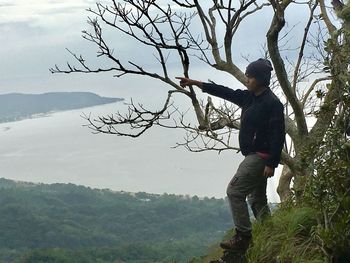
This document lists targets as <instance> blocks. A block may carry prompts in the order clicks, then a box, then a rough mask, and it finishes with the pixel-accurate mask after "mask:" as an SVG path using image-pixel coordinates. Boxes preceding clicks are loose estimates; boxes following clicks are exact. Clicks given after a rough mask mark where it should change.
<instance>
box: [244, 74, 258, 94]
mask: <svg viewBox="0 0 350 263" xmlns="http://www.w3.org/2000/svg"><path fill="white" fill-rule="evenodd" d="M246 77H247V89H248V90H249V91H252V92H254V91H256V90H257V88H258V83H257V81H256V79H255V78H254V77H252V76H249V75H248V74H246Z"/></svg>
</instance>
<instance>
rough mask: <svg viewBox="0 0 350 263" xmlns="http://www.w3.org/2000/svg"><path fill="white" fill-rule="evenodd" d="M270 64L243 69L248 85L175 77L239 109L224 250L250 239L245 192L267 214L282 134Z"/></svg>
mask: <svg viewBox="0 0 350 263" xmlns="http://www.w3.org/2000/svg"><path fill="white" fill-rule="evenodd" d="M272 70H273V69H272V66H271V63H270V61H269V60H266V59H258V60H257V61H254V62H252V63H250V64H249V65H248V67H247V69H246V73H245V75H246V77H247V84H246V87H247V89H248V90H244V91H243V90H240V89H237V90H232V89H229V88H227V87H224V86H221V85H216V84H211V83H203V82H201V81H198V80H192V79H188V78H182V77H178V78H177V79H179V80H180V85H181V86H183V87H185V86H191V85H194V86H197V87H199V88H200V89H201V90H202V91H203V92H206V93H209V94H211V95H214V96H217V97H220V98H223V99H225V100H227V101H230V102H233V103H234V104H236V105H238V106H239V107H240V108H241V109H242V112H241V119H240V131H239V145H240V149H241V152H242V154H243V155H244V156H245V158H244V160H243V161H242V162H241V164H240V165H239V167H238V169H237V172H236V174H235V175H234V177H233V178H232V180H231V181H230V183H229V185H228V187H227V196H228V200H229V204H230V208H231V212H232V217H233V221H234V225H235V228H236V233H235V235H234V236H233V237H232V238H231V239H230V240H228V241H225V242H222V243H220V246H221V247H222V248H223V249H226V250H233V251H243V252H245V251H246V250H247V249H248V247H249V244H250V242H251V239H252V234H251V222H250V218H249V213H248V207H247V203H246V198H247V197H248V202H249V205H250V207H251V209H252V211H253V213H254V216H255V218H257V219H258V220H260V219H262V218H264V217H265V216H267V215H269V214H270V210H269V207H268V204H267V197H266V185H267V178H269V177H272V176H273V175H274V171H275V168H276V167H277V166H278V164H279V162H280V156H281V151H282V148H283V144H284V140H285V126H284V113H283V104H282V103H281V102H280V101H279V99H278V98H277V97H276V95H275V94H273V92H272V91H271V90H270V88H269V85H270V79H271V71H272Z"/></svg>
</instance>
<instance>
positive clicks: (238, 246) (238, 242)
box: [220, 230, 252, 252]
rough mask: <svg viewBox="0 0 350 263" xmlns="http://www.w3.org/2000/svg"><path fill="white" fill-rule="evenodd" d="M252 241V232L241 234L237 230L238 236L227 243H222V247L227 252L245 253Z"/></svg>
mask: <svg viewBox="0 0 350 263" xmlns="http://www.w3.org/2000/svg"><path fill="white" fill-rule="evenodd" d="M251 240H252V234H251V232H250V231H249V232H241V231H239V230H236V234H235V235H234V236H233V237H232V238H231V239H230V240H227V241H223V242H221V243H220V247H221V248H223V249H226V250H233V251H242V252H245V251H247V249H248V248H249V245H250V242H251Z"/></svg>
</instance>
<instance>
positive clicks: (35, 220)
mask: <svg viewBox="0 0 350 263" xmlns="http://www.w3.org/2000/svg"><path fill="white" fill-rule="evenodd" d="M0 214H1V217H0V231H1V235H0V262H12V261H13V260H15V261H14V262H36V263H37V262H51V261H50V260H49V258H50V257H52V258H56V259H58V258H60V259H61V261H55V260H56V259H55V260H54V259H53V261H52V262H73V261H65V260H67V259H69V260H72V259H73V258H74V260H75V261H74V262H170V261H172V260H176V261H177V262H185V261H186V260H188V259H190V258H192V257H193V256H196V255H201V254H203V253H204V251H205V249H206V247H207V246H208V245H209V244H212V243H213V242H216V241H217V240H220V239H221V238H222V236H223V235H224V232H225V231H226V230H228V229H229V228H231V227H232V222H231V216H230V214H229V210H228V208H227V205H226V203H225V201H224V200H223V199H214V198H210V199H209V198H204V199H200V198H198V197H196V196H195V197H189V196H176V195H169V194H163V195H154V194H147V193H136V194H132V193H127V192H112V191H110V190H107V189H106V190H97V189H91V188H87V187H83V186H77V185H73V184H52V185H45V184H31V183H21V182H13V181H10V180H6V179H0ZM54 248H55V249H54ZM42 258H46V260H44V261H40V260H41V259H42ZM98 260H100V261H98Z"/></svg>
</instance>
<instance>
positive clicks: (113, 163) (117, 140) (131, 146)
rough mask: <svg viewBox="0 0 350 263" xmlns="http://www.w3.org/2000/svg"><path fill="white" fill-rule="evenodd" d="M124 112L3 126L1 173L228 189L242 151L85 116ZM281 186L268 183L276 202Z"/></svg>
mask: <svg viewBox="0 0 350 263" xmlns="http://www.w3.org/2000/svg"><path fill="white" fill-rule="evenodd" d="M118 110H123V103H112V104H105V105H100V106H95V107H90V108H84V109H79V110H71V111H65V112H57V113H53V114H51V115H48V116H45V117H41V118H36V119H27V120H22V121H18V122H11V123H2V124H0V145H1V148H0V167H1V177H4V178H8V179H13V180H19V181H30V182H36V183H57V182H59V183H74V184H78V185H85V186H90V187H92V188H109V189H111V190H115V191H121V190H122V191H130V192H139V191H144V192H148V193H159V194H162V193H174V194H183V195H186V194H189V195H198V196H200V197H204V196H208V197H219V198H221V197H224V196H225V195H226V185H227V183H228V182H229V180H230V178H231V177H232V176H233V174H234V171H235V170H236V169H237V167H238V164H239V162H240V161H241V160H242V157H241V155H239V154H235V153H233V152H223V153H221V154H220V155H218V154H217V153H215V152H204V153H190V152H188V151H187V150H185V149H183V148H177V149H172V148H171V147H172V146H174V145H175V143H176V142H177V141H181V139H182V137H183V135H184V134H183V131H180V130H171V129H164V128H159V127H156V128H153V129H150V130H149V132H148V133H146V134H145V135H143V136H141V137H139V138H136V139H131V138H128V137H118V136H115V135H108V134H93V133H92V131H91V130H90V129H88V128H87V127H85V126H84V124H86V120H84V119H83V118H82V117H81V115H82V114H90V113H91V114H92V115H93V116H98V115H106V114H110V113H113V112H116V111H118ZM275 184H276V183H275V182H273V181H271V182H270V183H269V197H270V201H276V199H277V196H276V194H275V190H274V188H275Z"/></svg>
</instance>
